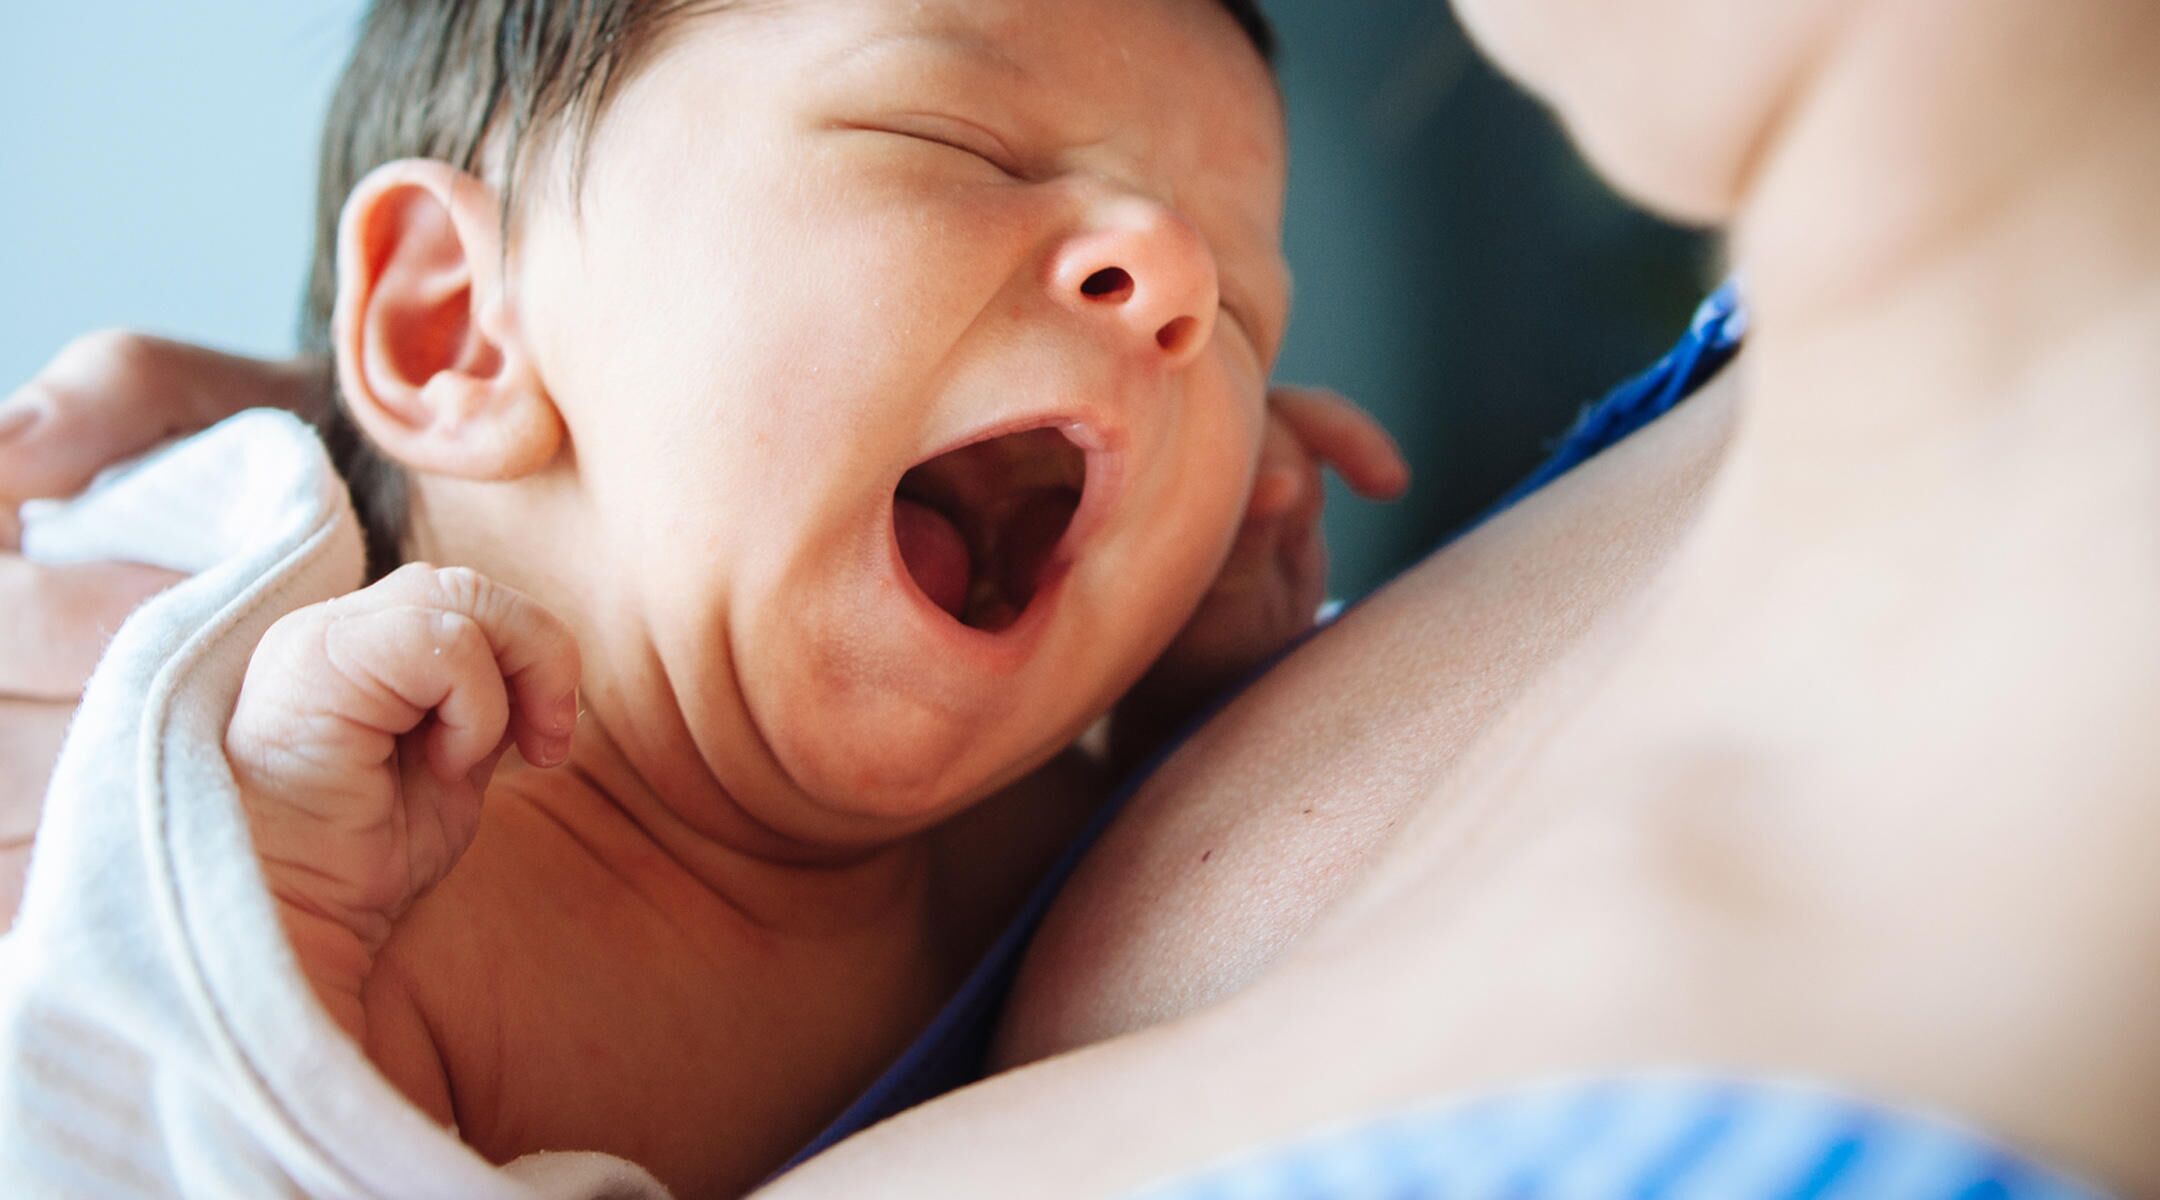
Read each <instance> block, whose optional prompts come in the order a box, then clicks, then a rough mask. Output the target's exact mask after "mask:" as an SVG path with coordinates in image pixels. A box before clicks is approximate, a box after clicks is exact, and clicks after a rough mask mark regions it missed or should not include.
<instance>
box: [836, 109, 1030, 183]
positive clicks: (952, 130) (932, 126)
mask: <svg viewBox="0 0 2160 1200" xmlns="http://www.w3.org/2000/svg"><path fill="white" fill-rule="evenodd" d="M847 128H851V129H857V130H861V131H863V132H866V133H886V134H892V135H893V136H896V137H904V138H908V139H910V140H912V141H918V142H926V143H928V144H930V145H933V146H942V147H944V148H946V149H948V150H957V151H959V152H960V153H962V154H965V155H967V156H969V157H970V158H974V159H978V160H980V161H982V162H985V163H988V164H990V165H991V166H993V167H995V168H997V169H998V170H999V171H1000V172H1002V173H1003V174H1005V175H1008V176H1010V177H1012V178H1014V179H1025V178H1026V175H1025V173H1024V172H1022V171H1021V170H1020V169H1019V168H1018V167H1017V166H1015V165H1014V163H1015V159H1014V156H1013V154H1012V152H1011V151H1010V150H1008V149H1007V148H1006V147H1005V144H1004V142H1002V141H1001V140H999V139H998V137H997V136H996V135H994V134H992V133H991V132H990V131H989V130H986V129H983V128H981V127H980V126H977V125H975V124H974V123H973V122H970V121H960V120H956V119H953V118H950V117H939V116H932V115H927V114H924V115H909V116H905V117H889V118H886V119H884V120H883V121H880V122H878V123H876V124H851V125H849V126H847Z"/></svg>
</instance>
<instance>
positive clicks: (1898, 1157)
mask: <svg viewBox="0 0 2160 1200" xmlns="http://www.w3.org/2000/svg"><path fill="white" fill-rule="evenodd" d="M2103 1195H2104V1193H2102V1192H2100V1191H2099V1190H2097V1189H2095V1188H2093V1187H2090V1186H2089V1185H2086V1184H2083V1183H2080V1182H2078V1181H2076V1180H2073V1179H2071V1178H2069V1177H2067V1176H2064V1175H2062V1174H2059V1173H2056V1172H2052V1171H2049V1170H2047V1169H2045V1168H2042V1167H2039V1166H2036V1165H2034V1164H2032V1163H2030V1162H2028V1161H2026V1160H2024V1159H2021V1158H2019V1157H2018V1156H2017V1155H2015V1154H2013V1153H2011V1152H2010V1151H2008V1150H2005V1149H2004V1148H2002V1147H2001V1146H1998V1145H1995V1144H1994V1143H1991V1142H1989V1141H1988V1140H1987V1139H1985V1138H1983V1137H1981V1136H1980V1135H1978V1134H1976V1133H1974V1132H1972V1131H1970V1130H1966V1129H1963V1128H1960V1127H1958V1126H1956V1125H1953V1124H1951V1123H1949V1122H1946V1121H1942V1120H1939V1119H1936V1118H1933V1117H1925V1116H1919V1115H1914V1114H1909V1113H1899V1112H1892V1111H1890V1110H1887V1109H1883V1108H1879V1107H1875V1106H1871V1105H1868V1104H1865V1103H1862V1102H1860V1101H1856V1100H1853V1099H1851V1098H1849V1097H1845V1096H1842V1095H1839V1094H1838V1093H1835V1092H1832V1091H1829V1090H1827V1089H1824V1088H1821V1087H1817V1086H1813V1085H1807V1084H1800V1083H1791V1082H1775V1083H1773V1082H1741V1081H1737V1080H1731V1079H1718V1078H1709V1077H1697V1076H1642V1077H1622V1078H1611V1079H1597V1080H1588V1081H1581V1082H1569V1083H1556V1084H1546V1085H1541V1086H1538V1087H1529V1088H1521V1089H1516V1090H1511V1091H1507V1092H1503V1093H1495V1094H1492V1095H1487V1096H1480V1097H1478V1098H1475V1099H1471V1100H1463V1101H1457V1102H1454V1103H1448V1104H1440V1105H1434V1106H1431V1107H1426V1108H1420V1109H1415V1110H1412V1111H1408V1112H1402V1113H1397V1114H1393V1115H1390V1116H1386V1117H1381V1118H1378V1119H1375V1120H1370V1121H1366V1122H1363V1123H1359V1124H1354V1125H1344V1126H1339V1127H1336V1128H1334V1129H1331V1130H1326V1131H1322V1132H1320V1133H1318V1134H1315V1135H1314V1136H1312V1137H1310V1138H1307V1139H1304V1140H1301V1141H1298V1142H1295V1143H1292V1144H1290V1145H1287V1146H1280V1147H1273V1148H1270V1149H1268V1150H1266V1151H1263V1152H1260V1153H1256V1154H1252V1155H1249V1156H1246V1157H1243V1158H1240V1159H1237V1160H1234V1161H1232V1162H1229V1163H1226V1164H1223V1165H1221V1166H1218V1167H1215V1168H1211V1169H1209V1170H1207V1171H1205V1172H1203V1173H1201V1174H1198V1175H1193V1176H1189V1177H1187V1178H1184V1179H1181V1180H1177V1181H1173V1182H1170V1183H1166V1184H1162V1185H1158V1186H1155V1187H1152V1188H1149V1189H1147V1190H1146V1191H1144V1192H1141V1193H1139V1194H1138V1197H1137V1198H1136V1200H1321V1198H1325V1200H1982V1198H1983V1197H1985V1198H1988V1200H2094V1198H2098V1197H2101V1196H2103Z"/></svg>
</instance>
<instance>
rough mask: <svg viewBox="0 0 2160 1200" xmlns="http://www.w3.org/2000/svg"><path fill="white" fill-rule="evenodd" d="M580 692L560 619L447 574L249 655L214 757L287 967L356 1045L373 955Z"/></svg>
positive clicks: (398, 577)
mask: <svg viewBox="0 0 2160 1200" xmlns="http://www.w3.org/2000/svg"><path fill="white" fill-rule="evenodd" d="M577 681H578V653H577V644H576V641H575V640H574V639H573V638H572V636H571V634H570V631H569V628H568V627H567V626H565V625H564V624H563V623H562V621H561V620H559V619H558V618H556V617H555V616H554V615H553V614H551V613H549V612H548V611H547V610H546V609H544V608H542V607H540V606H539V605H538V604H536V603H534V602H533V601H532V600H530V599H528V598H526V597H525V596H522V595H520V594H519V593H517V592H515V591H512V590H511V589H509V588H506V587H503V586H502V585H500V584H497V583H494V582H492V581H491V580H489V579H487V578H486V577H484V576H481V575H478V574H475V573H474V572H472V571H467V570H462V569H455V568H453V569H448V570H438V569H436V568H432V567H426V566H419V565H415V566H409V567H405V568H403V569H401V570H399V571H397V572H395V573H394V574H392V575H390V576H389V577H388V578H386V579H384V580H383V581H382V582H380V583H377V584H376V585H374V586H373V587H370V588H367V589H365V590H363V591H360V592H356V593H354V594H352V595H350V596H346V597H343V598H341V599H338V600H334V601H331V602H330V603H327V604H318V605H314V606H312V607H309V608H304V609H301V610H300V611H298V612H296V613H293V614H292V615H290V616H288V617H286V618H285V619H284V620H282V621H279V622H278V623H277V624H276V625H274V626H272V627H271V629H270V632H269V633H268V634H267V635H266V636H265V637H264V638H263V641H262V644H261V645H260V646H258V647H257V648H256V651H255V656H254V658H253V660H252V661H250V662H249V664H248V671H247V679H246V682H245V683H244V684H243V685H242V687H241V692H240V700H239V704H238V707H237V708H236V710H235V711H234V713H233V719H232V724H231V725H230V726H229V727H228V729H227V731H226V735H225V753H226V757H227V758H228V759H229V760H230V761H231V764H232V769H233V774H234V776H235V778H236V779H237V781H238V783H239V788H240V797H241V801H242V804H243V805H244V806H245V808H246V811H247V816H248V826H249V830H250V832H251V833H252V834H253V836H254V839H255V851H256V854H257V855H258V856H259V857H260V858H261V861H262V868H263V874H264V877H265V880H266V881H267V882H268V884H269V886H270V892H271V895H272V896H273V897H274V898H275V900H276V902H277V906H278V915H279V918H280V920H281V921H282V922H283V924H284V926H285V931H286V936H287V938H289V939H290V940H291V942H292V946H293V950H294V952H295V954H296V955H297V956H298V958H299V961H300V967H301V970H302V972H303V973H304V974H305V975H306V976H307V979H308V982H309V984H310V985H311V986H313V988H314V989H315V993H316V995H317V996H318V997H320V998H321V1000H322V1002H323V1004H324V1006H325V1007H327V1008H328V1009H329V1011H330V1013H331V1015H332V1016H333V1017H335V1018H336V1020H337V1021H338V1023H339V1024H340V1025H341V1026H343V1027H344V1029H345V1031H346V1032H347V1033H348V1034H350V1035H351V1036H352V1037H353V1039H354V1040H355V1041H356V1042H359V1043H361V1044H362V1045H366V1044H367V1041H368V1029H367V1013H366V1010H365V1008H364V1006H363V1004H362V1001H361V995H362V989H363V987H364V986H365V984H366V983H367V979H368V976H369V974H370V973H371V972H372V971H373V969H374V965H375V956H376V954H377V952H378V951H380V950H381V948H382V945H383V943H384V942H385V941H387V940H388V938H389V936H390V931H391V930H392V928H394V927H395V925H396V923H397V921H398V918H399V917H400V916H402V915H403V914H404V912H405V910H406V909H407V908H408V907H409V906H410V905H411V904H412V902H413V901H414V900H416V899H418V898H419V897H420V896H421V895H422V894H424V893H426V892H427V891H428V889H430V888H432V887H434V886H435V885H436V884H437V883H439V882H441V881H442V879H443V877H444V876H445V875H447V874H449V872H450V868H451V867H452V866H453V865H454V864H455V863H456V862H457V860H458V857H459V856H460V855H462V854H463V853H464V852H465V849H466V847H468V846H469V845H471V843H472V839H473V835H474V833H475V832H477V830H478V827H479V819H480V804H481V798H482V794H483V793H484V792H485V791H486V788H487V784H488V780H489V778H490V776H491V775H492V774H493V773H494V770H495V765H496V763H497V762H498V761H499V760H500V759H501V757H502V755H503V752H504V751H505V750H506V749H508V748H509V746H511V745H512V744H513V743H514V744H515V745H516V746H517V748H518V753H519V754H521V755H522V756H524V758H525V759H526V761H528V762H530V763H532V764H534V765H535V766H541V767H551V766H555V765H557V764H559V763H561V762H562V761H563V760H564V759H565V758H566V757H567V756H568V751H569V742H570V734H571V732H572V730H573V729H574V728H575V726H576V723H577Z"/></svg>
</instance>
